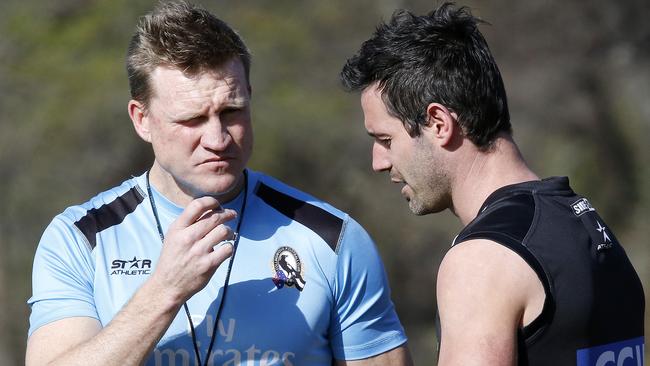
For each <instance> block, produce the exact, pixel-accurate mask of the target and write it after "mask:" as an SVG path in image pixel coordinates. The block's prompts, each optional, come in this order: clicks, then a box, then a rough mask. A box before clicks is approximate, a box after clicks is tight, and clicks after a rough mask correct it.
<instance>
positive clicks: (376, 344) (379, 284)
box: [330, 218, 407, 360]
mask: <svg viewBox="0 0 650 366" xmlns="http://www.w3.org/2000/svg"><path fill="white" fill-rule="evenodd" d="M342 235H343V237H342V240H341V242H340V244H339V247H338V261H337V273H336V275H335V283H334V285H335V286H334V287H335V289H334V292H335V294H334V297H335V306H334V313H333V314H332V318H333V320H334V321H333V322H332V325H331V326H330V335H331V338H332V339H331V343H332V351H333V353H334V357H335V358H336V359H345V360H357V359H363V358H368V357H372V356H376V355H378V354H381V353H384V352H387V351H389V350H391V349H393V348H396V347H398V346H400V345H402V344H404V343H405V342H406V340H407V338H406V335H405V333H404V329H403V328H402V325H401V324H400V321H399V318H398V317H397V313H396V312H395V307H394V306H393V303H392V301H391V299H390V288H389V286H388V280H387V278H386V272H385V270H384V266H383V264H382V262H381V259H380V257H379V253H378V252H377V249H376V248H375V244H374V243H373V241H372V239H371V238H370V236H369V235H368V233H366V231H365V230H364V229H363V228H362V227H361V226H360V225H359V224H358V223H357V222H356V221H354V220H352V219H351V218H349V219H348V220H347V221H346V225H345V227H344V232H343V234H342Z"/></svg>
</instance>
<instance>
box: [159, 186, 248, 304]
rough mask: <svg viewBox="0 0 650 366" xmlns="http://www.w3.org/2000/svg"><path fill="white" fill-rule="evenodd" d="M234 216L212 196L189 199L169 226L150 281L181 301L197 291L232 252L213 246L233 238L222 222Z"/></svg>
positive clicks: (223, 247) (233, 213) (232, 234)
mask: <svg viewBox="0 0 650 366" xmlns="http://www.w3.org/2000/svg"><path fill="white" fill-rule="evenodd" d="M236 216H237V213H236V212H235V211H234V210H223V209H222V208H221V206H220V205H219V201H217V200H216V199H215V198H213V197H201V198H197V199H195V200H193V201H192V202H190V204H189V205H187V207H186V208H185V211H183V213H182V214H181V215H180V216H179V217H178V218H177V219H176V221H174V222H173V223H172V224H171V225H170V226H169V229H168V231H167V234H166V235H165V242H164V244H163V248H162V252H161V254H160V259H159V261H158V264H157V266H156V270H155V271H154V273H153V274H152V277H151V281H155V282H157V283H158V284H159V285H160V286H161V289H163V291H167V293H168V294H170V295H171V296H172V298H173V299H175V300H177V301H180V302H181V303H182V302H185V301H186V300H187V299H189V298H190V297H191V296H192V295H194V294H195V293H197V292H198V291H200V290H201V289H202V288H203V287H205V285H206V284H207V283H208V281H209V280H210V278H211V277H212V275H213V274H214V272H215V271H216V270H217V268H218V267H219V265H220V264H221V263H222V262H223V261H225V260H226V259H227V258H228V257H229V256H230V255H231V254H232V251H233V246H232V245H221V246H219V247H217V248H214V247H215V245H217V244H218V243H220V242H222V241H224V240H231V239H233V238H234V235H235V234H234V233H233V231H232V230H231V229H230V228H229V227H227V226H226V225H224V223H225V222H227V221H230V220H232V219H234V218H235V217H236Z"/></svg>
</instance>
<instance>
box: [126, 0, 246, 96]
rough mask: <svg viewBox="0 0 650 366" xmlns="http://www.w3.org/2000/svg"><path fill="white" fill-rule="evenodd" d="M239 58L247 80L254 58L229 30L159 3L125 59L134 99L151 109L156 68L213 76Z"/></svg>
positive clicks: (196, 12) (198, 13)
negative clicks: (150, 103)
mask: <svg viewBox="0 0 650 366" xmlns="http://www.w3.org/2000/svg"><path fill="white" fill-rule="evenodd" d="M234 57H239V59H240V60H241V62H242V64H243V65H244V70H245V72H246V77H247V78H248V75H249V72H250V65H251V54H250V52H249V50H248V48H247V47H246V45H245V44H244V41H243V40H242V39H241V37H240V36H239V35H238V34H237V32H235V31H234V30H233V29H232V28H231V27H230V26H228V24H226V23H225V22H224V21H222V20H221V19H219V18H217V17H215V16H214V15H212V14H211V13H209V12H208V11H207V10H205V9H203V8H201V7H199V6H197V5H194V4H191V3H188V2H186V1H183V0H180V1H170V2H161V3H159V5H158V6H157V7H156V8H155V9H154V10H153V11H152V12H151V13H149V14H147V15H145V16H143V17H142V18H140V21H139V23H138V25H137V27H136V30H135V32H134V34H133V37H132V38H131V42H130V44H129V48H128V51H127V57H126V71H127V74H128V77H129V86H130V89H131V98H133V99H135V100H137V101H139V102H141V103H143V104H144V105H145V107H146V106H147V104H148V102H149V99H150V98H151V95H152V88H151V85H150V84H151V83H150V80H149V75H150V74H151V72H152V71H153V70H154V69H155V68H156V67H158V66H168V67H174V68H177V69H179V70H181V71H183V72H185V73H187V74H189V75H196V74H197V73H200V72H204V71H209V70H212V69H215V68H218V67H220V66H222V65H223V64H224V63H226V62H228V61H230V60H231V59H233V58H234Z"/></svg>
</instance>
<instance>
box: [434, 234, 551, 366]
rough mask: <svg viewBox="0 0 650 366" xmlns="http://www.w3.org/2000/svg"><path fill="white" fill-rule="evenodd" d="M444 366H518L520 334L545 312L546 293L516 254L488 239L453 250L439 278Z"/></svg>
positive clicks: (442, 360) (473, 241)
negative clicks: (518, 337)
mask: <svg viewBox="0 0 650 366" xmlns="http://www.w3.org/2000/svg"><path fill="white" fill-rule="evenodd" d="M437 292H438V293H437V299H438V310H439V313H440V324H441V333H442V334H441V344H440V357H439V361H438V365H439V366H456V365H458V366H460V365H462V366H472V365H483V366H512V365H516V362H517V329H518V328H520V327H522V326H523V325H527V324H529V323H530V322H531V321H532V320H534V319H535V318H536V317H537V316H538V315H539V314H540V313H541V310H542V307H543V303H544V296H545V295H544V288H543V286H542V283H541V281H540V280H539V278H538V277H537V275H536V274H535V272H534V271H533V269H532V268H530V266H529V265H528V264H527V263H526V262H525V261H524V260H523V259H522V258H521V257H519V255H517V254H516V253H515V252H513V251H511V250H510V249H508V248H506V247H504V246H502V245H500V244H497V243H494V242H492V241H488V240H471V241H467V242H464V243H461V244H459V245H457V246H455V247H454V248H452V249H451V250H450V251H449V253H447V255H446V256H445V258H444V259H443V262H442V264H441V266H440V271H439V274H438V286H437Z"/></svg>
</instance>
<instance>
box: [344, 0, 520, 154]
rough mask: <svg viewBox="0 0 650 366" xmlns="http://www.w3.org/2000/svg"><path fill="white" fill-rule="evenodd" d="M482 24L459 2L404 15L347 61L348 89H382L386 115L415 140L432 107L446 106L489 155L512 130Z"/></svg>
mask: <svg viewBox="0 0 650 366" xmlns="http://www.w3.org/2000/svg"><path fill="white" fill-rule="evenodd" d="M479 23H483V21H481V20H480V19H477V18H475V17H474V16H472V14H471V12H470V10H469V9H468V8H466V7H460V8H457V7H456V6H455V5H454V4H453V3H444V4H443V5H441V6H440V7H439V8H438V9H436V10H433V11H432V12H430V13H429V14H427V15H423V16H416V15H414V14H412V13H410V12H408V11H405V10H398V11H396V12H395V13H394V14H393V16H392V17H391V19H390V21H389V22H387V23H382V24H380V25H379V26H378V27H377V29H376V31H375V33H374V34H373V36H372V37H371V38H370V39H369V40H367V41H365V42H364V43H363V44H362V45H361V49H360V50H359V52H358V53H357V54H356V55H354V56H353V57H352V58H350V59H349V60H348V61H347V63H346V64H345V66H344V67H343V70H342V71H341V81H342V82H343V86H344V87H345V88H346V89H347V90H348V91H358V90H364V89H366V88H367V87H369V86H371V85H373V84H374V83H378V84H377V85H378V88H379V90H380V91H381V94H382V99H383V102H384V104H385V105H386V107H387V109H388V112H389V113H390V114H391V115H393V116H394V117H396V118H399V119H400V120H401V121H402V122H403V123H404V127H405V128H406V130H407V131H408V132H409V134H410V135H411V136H414V137H415V136H419V135H420V127H421V126H423V125H425V124H426V123H427V106H428V105H429V104H430V103H434V102H435V103H440V104H442V105H444V106H445V107H447V108H448V109H449V110H451V111H452V112H455V113H456V114H457V115H458V123H459V125H460V126H461V128H462V131H463V133H464V134H465V136H467V137H468V138H469V139H470V140H471V141H472V142H473V143H474V144H475V145H476V146H477V147H478V148H479V149H481V150H488V149H489V148H490V147H491V146H492V144H493V142H494V140H495V138H496V135H497V134H498V133H499V132H502V131H505V132H507V133H511V126H510V115H509V112H508V102H507V98H506V92H505V88H504V86H503V80H502V79H501V74H500V73H499V69H498V67H497V65H496V62H495V61H494V58H493V57H492V54H491V53H490V49H489V48H488V45H487V42H486V41H485V39H484V38H483V35H481V33H480V32H479V30H478V24H479Z"/></svg>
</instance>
